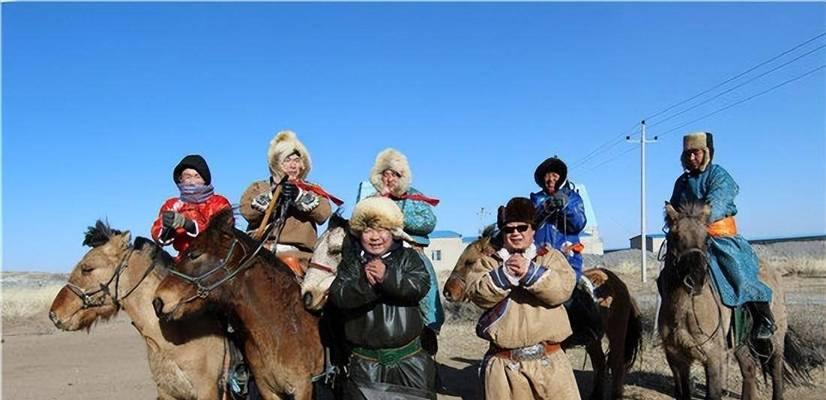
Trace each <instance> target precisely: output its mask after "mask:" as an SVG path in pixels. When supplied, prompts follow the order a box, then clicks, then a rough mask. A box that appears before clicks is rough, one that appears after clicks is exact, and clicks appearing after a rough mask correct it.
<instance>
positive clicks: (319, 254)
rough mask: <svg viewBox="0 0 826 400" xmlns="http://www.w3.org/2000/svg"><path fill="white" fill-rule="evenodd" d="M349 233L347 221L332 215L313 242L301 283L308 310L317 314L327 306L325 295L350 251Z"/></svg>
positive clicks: (336, 214)
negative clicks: (344, 254)
mask: <svg viewBox="0 0 826 400" xmlns="http://www.w3.org/2000/svg"><path fill="white" fill-rule="evenodd" d="M349 229H350V228H349V221H347V220H346V219H344V218H343V217H341V216H340V215H339V214H338V213H335V214H333V215H332V216H330V221H329V222H328V223H327V230H325V231H324V233H322V234H321V236H319V237H318V240H316V244H315V247H314V248H313V256H312V257H311V258H310V263H309V265H308V266H307V272H306V273H305V274H304V281H303V282H302V283H301V298H302V299H303V301H304V307H306V308H307V309H308V310H312V311H319V310H321V309H323V308H324V306H325V305H326V304H327V295H328V293H329V290H330V285H332V284H333V280H335V278H336V269H337V267H338V264H339V263H340V262H341V259H342V254H343V253H344V252H345V251H349V247H350V246H349V245H350V244H351V242H350V241H349V240H348V239H347V237H348V236H347V232H348V231H349Z"/></svg>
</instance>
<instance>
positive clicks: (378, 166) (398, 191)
mask: <svg viewBox="0 0 826 400" xmlns="http://www.w3.org/2000/svg"><path fill="white" fill-rule="evenodd" d="M388 169H389V170H392V171H394V172H396V173H397V174H399V175H401V178H399V186H398V187H396V188H395V190H394V191H393V194H395V195H397V196H398V195H402V194H405V193H407V191H408V190H409V189H410V183H411V181H412V180H413V175H412V173H411V172H410V165H409V164H408V163H407V157H406V156H405V155H404V154H402V153H401V152H399V151H398V150H396V149H393V148H387V149H384V150H382V152H381V153H379V155H378V156H376V162H375V164H373V169H372V170H371V171H370V183H372V184H373V187H375V188H376V190H377V191H378V192H381V191H382V189H384V183H382V181H381V174H383V173H384V171H387V170H388Z"/></svg>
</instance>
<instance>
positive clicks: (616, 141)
mask: <svg viewBox="0 0 826 400" xmlns="http://www.w3.org/2000/svg"><path fill="white" fill-rule="evenodd" d="M639 125H640V124H639V123H636V124H634V126H632V127H630V128H628V129H626V130H625V131H623V132H622V133H620V134H618V135H616V136H614V137H612V138H610V139H608V141H606V142H604V143H602V144H601V145H599V146H597V148H595V149H594V150H592V151H591V152H590V153H588V154H586V155H585V156H584V157H582V158H580V159H579V160H577V161H576V162H574V163H572V164H571V169H574V168H578V167H579V166H581V165H583V164H585V163H586V162H588V161H590V160H591V159H593V158H594V157H596V156H597V154H599V153H602V152H605V151H608V150H610V149H611V148H612V147H614V146H616V145H617V144H619V143H622V141H623V138H624V137H625V136H627V135H628V132H629V131H630V133H634V130H635V129H636V128H637V127H638V126H639ZM606 146H607V147H606Z"/></svg>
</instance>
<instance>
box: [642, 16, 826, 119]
mask: <svg viewBox="0 0 826 400" xmlns="http://www.w3.org/2000/svg"><path fill="white" fill-rule="evenodd" d="M823 36H826V32H823V33H821V34H819V35H816V36H814V37H812V38H810V39H808V40H806V41H804V42H803V43H800V44H798V45H796V46H794V47H792V48H791V49H789V50H786V51H784V52H782V53H780V54H778V55H776V56H774V57H772V58H770V59H768V60H766V61H763V62H761V63H759V64H757V65H755V66H753V67H751V68H749V69H747V70H745V71H743V72H741V73H739V74H737V75H735V76H733V77H731V78H729V79H727V80H725V81H723V82H721V83H718V84H717V85H714V86H712V87H711V88H709V89H706V90H705V91H702V92H700V93H698V94H696V95H694V96H692V97H689V98H688V99H685V100H683V101H680V102H678V103H675V104H673V105H671V106H668V107H666V108H665V109H663V110H660V111H658V112H656V113H654V114H653V115H651V116H648V117H646V118H643V119H644V120H651V119H653V118H656V117H657V116H659V115H662V114H663V113H665V112H668V111H670V110H671V109H673V108H674V107H678V106H680V105H683V104H685V103H687V102H689V101H691V100H694V99H696V98H698V97H700V96H702V95H704V94H706V93H708V92H710V91H712V90H714V89H717V88H718V87H720V86H723V85H725V84H727V83H729V82H731V81H733V80H735V79H737V78H739V77H741V76H743V75H746V74H748V73H749V72H751V71H754V70H755V69H757V68H760V67H762V66H764V65H766V64H768V63H770V62H772V61H774V60H777V59H778V58H780V57H783V56H785V55H786V54H789V53H791V52H792V51H795V50H797V49H799V48H801V47H803V46H805V45H807V44H809V43H811V42H813V41H815V40H817V39H819V38H821V37H823Z"/></svg>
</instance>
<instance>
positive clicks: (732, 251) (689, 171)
mask: <svg viewBox="0 0 826 400" xmlns="http://www.w3.org/2000/svg"><path fill="white" fill-rule="evenodd" d="M713 158H714V141H713V136H712V134H711V133H709V132H695V133H690V134H688V135H685V136H684V137H683V153H682V155H681V157H680V161H681V162H682V166H683V169H684V171H685V172H684V173H683V174H682V175H680V177H679V178H677V182H676V183H675V184H674V193H673V194H672V195H671V204H672V206H674V207H676V208H677V209H679V208H680V207H681V206H683V205H686V204H688V203H689V202H692V201H697V200H702V201H705V202H706V203H707V204H708V205H709V206H710V207H711V215H710V216H709V225H708V233H709V242H708V264H709V267H710V269H711V275H712V277H713V278H714V282H715V283H716V286H717V290H718V291H719V293H720V298H721V300H722V302H723V304H725V305H726V306H728V307H738V306H741V305H744V304H748V307H749V310H750V311H751V313H752V317H753V319H754V327H753V330H752V336H753V337H754V338H756V339H760V340H765V339H770V338H771V336H772V333H773V332H774V330H775V326H774V317H773V316H772V312H771V310H770V309H769V303H770V302H771V299H772V291H771V289H770V288H769V287H768V286H766V284H764V283H763V282H761V281H760V279H759V278H758V272H759V270H760V266H759V264H758V260H757V255H756V254H755V253H754V250H753V249H752V248H751V245H749V243H748V242H747V241H746V239H744V238H743V237H742V236H740V235H739V234H738V233H737V227H736V225H735V222H734V216H735V215H736V214H737V206H735V204H734V197H735V196H737V193H738V192H739V191H740V187H739V186H738V185H737V183H736V182H735V181H734V179H733V178H732V177H731V175H729V173H728V172H727V171H726V170H725V169H723V167H721V166H719V165H717V164H712V163H711V161H712V159H713Z"/></svg>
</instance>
